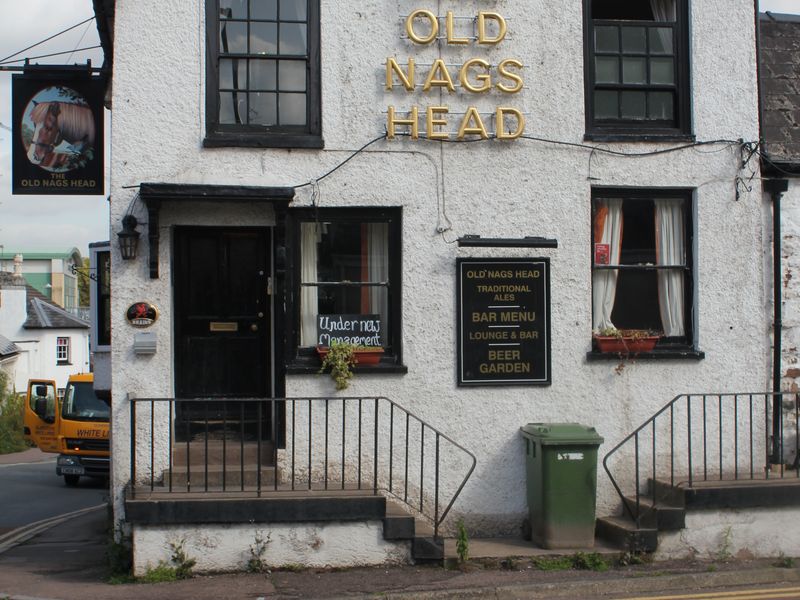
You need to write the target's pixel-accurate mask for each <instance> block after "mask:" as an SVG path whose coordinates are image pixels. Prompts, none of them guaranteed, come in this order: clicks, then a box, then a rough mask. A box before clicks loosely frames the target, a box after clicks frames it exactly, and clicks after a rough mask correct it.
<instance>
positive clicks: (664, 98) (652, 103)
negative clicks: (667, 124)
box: [647, 92, 675, 120]
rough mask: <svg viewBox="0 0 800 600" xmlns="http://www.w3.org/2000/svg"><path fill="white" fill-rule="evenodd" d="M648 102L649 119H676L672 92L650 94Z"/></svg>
mask: <svg viewBox="0 0 800 600" xmlns="http://www.w3.org/2000/svg"><path fill="white" fill-rule="evenodd" d="M647 100H648V110H647V117H648V118H649V119H666V120H672V119H674V118H675V113H674V110H675V109H674V107H673V101H672V92H650V93H649V94H648V98H647Z"/></svg>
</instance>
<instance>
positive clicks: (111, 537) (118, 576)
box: [106, 519, 133, 584]
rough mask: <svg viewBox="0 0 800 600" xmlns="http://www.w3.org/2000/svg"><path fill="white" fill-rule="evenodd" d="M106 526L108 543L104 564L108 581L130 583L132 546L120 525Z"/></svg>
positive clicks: (131, 579) (131, 578)
mask: <svg viewBox="0 0 800 600" xmlns="http://www.w3.org/2000/svg"><path fill="white" fill-rule="evenodd" d="M110 523H111V520H110V519H109V527H108V544H107V546H106V564H107V566H108V574H109V577H108V582H109V583H111V584H120V583H130V582H131V581H133V576H132V575H131V568H132V567H133V548H132V547H131V542H130V539H129V538H127V537H125V536H124V535H123V533H122V525H121V524H120V525H118V526H117V527H116V528H115V527H112V526H111V525H110Z"/></svg>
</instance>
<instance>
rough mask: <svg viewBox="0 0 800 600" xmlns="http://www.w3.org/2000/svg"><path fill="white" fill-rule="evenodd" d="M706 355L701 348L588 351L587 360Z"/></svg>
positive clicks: (698, 356) (681, 357)
mask: <svg viewBox="0 0 800 600" xmlns="http://www.w3.org/2000/svg"><path fill="white" fill-rule="evenodd" d="M705 357H706V353H705V352H701V351H699V350H664V351H661V352H658V351H653V352H638V353H635V354H624V353H619V352H595V351H590V352H587V353H586V361H587V362H602V361H616V362H619V361H620V360H682V359H686V360H703V359H704V358H705Z"/></svg>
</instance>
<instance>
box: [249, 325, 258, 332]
mask: <svg viewBox="0 0 800 600" xmlns="http://www.w3.org/2000/svg"><path fill="white" fill-rule="evenodd" d="M250 331H258V325H256V324H255V323H253V324H252V325H250Z"/></svg>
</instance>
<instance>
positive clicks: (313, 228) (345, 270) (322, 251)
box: [300, 221, 390, 346]
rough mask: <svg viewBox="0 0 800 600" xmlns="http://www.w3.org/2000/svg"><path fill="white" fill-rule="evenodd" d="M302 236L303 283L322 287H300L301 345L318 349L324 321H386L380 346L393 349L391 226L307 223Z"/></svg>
mask: <svg viewBox="0 0 800 600" xmlns="http://www.w3.org/2000/svg"><path fill="white" fill-rule="evenodd" d="M300 233H301V246H300V248H301V265H300V279H301V281H302V282H303V283H318V285H303V286H301V287H300V329H301V345H303V346H310V345H313V344H314V343H316V334H317V316H318V315H380V320H381V327H380V345H382V346H387V345H388V340H389V339H390V337H389V335H388V334H389V331H388V326H389V323H390V319H389V224H388V223H386V222H370V223H360V222H353V221H343V222H321V223H302V224H301V228H300ZM320 282H322V283H320ZM325 282H328V283H325ZM331 283H350V284H351V285H331ZM367 284H370V285H367Z"/></svg>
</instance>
